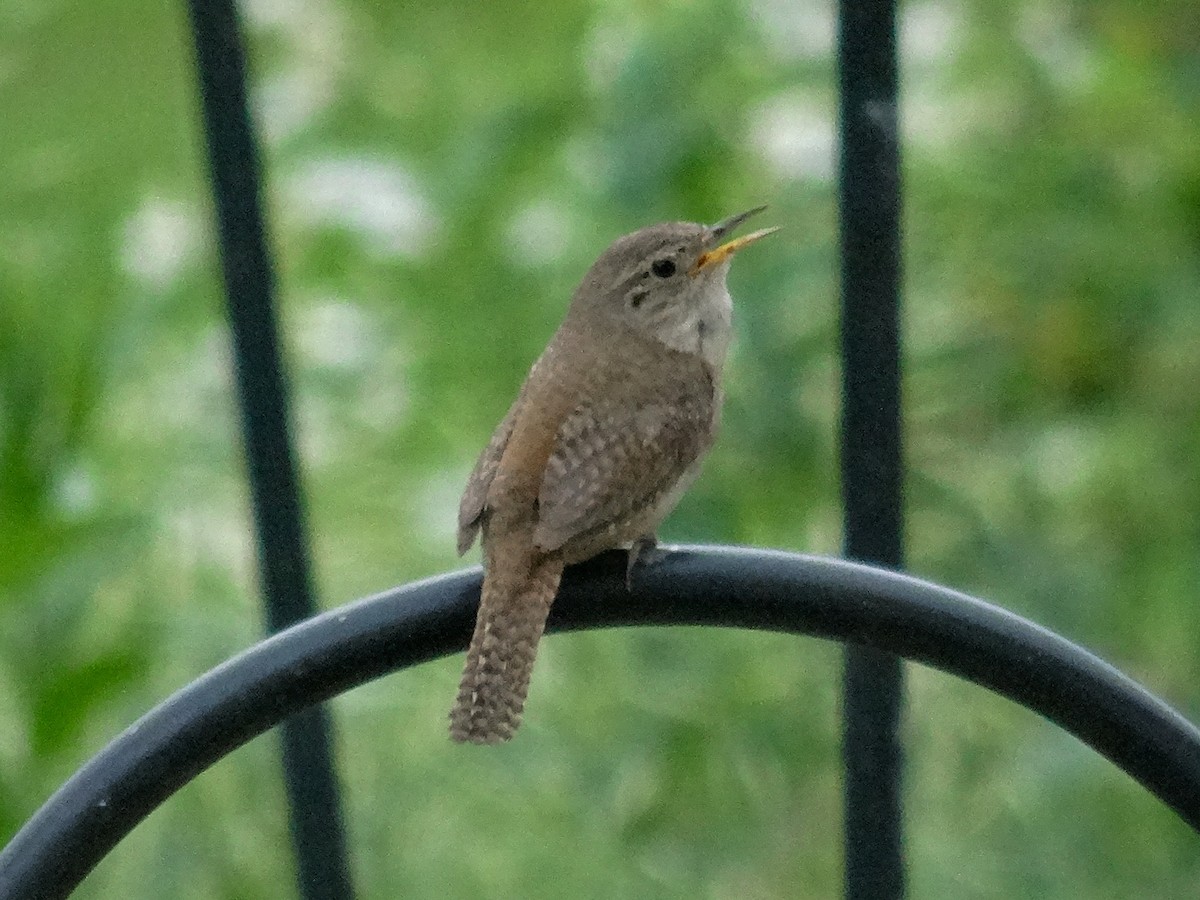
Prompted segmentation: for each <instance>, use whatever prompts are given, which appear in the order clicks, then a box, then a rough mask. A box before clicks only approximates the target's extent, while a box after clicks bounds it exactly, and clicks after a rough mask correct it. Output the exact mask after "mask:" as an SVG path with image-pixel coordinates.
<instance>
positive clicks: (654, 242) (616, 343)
mask: <svg viewBox="0 0 1200 900" xmlns="http://www.w3.org/2000/svg"><path fill="white" fill-rule="evenodd" d="M746 215H748V214H743V215H742V216H735V217H732V218H731V219H728V220H726V221H725V222H723V223H719V224H718V225H715V226H712V227H711V228H706V227H705V226H702V225H694V224H690V223H668V224H665V225H657V226H652V227H651V228H646V229H642V230H641V231H638V232H634V233H633V234H632V235H627V236H626V237H624V238H621V239H620V240H618V241H617V242H616V243H615V244H614V245H613V246H612V247H610V248H609V249H608V250H607V251H605V253H604V254H603V255H601V257H600V259H599V260H597V262H596V263H595V265H593V266H592V268H591V269H590V270H589V272H588V274H587V276H586V277H585V278H584V281H583V283H582V284H581V285H580V287H579V289H578V290H577V291H576V293H575V297H574V299H573V300H572V303H571V307H570V309H569V310H568V313H567V317H566V319H565V320H564V322H563V324H562V325H561V326H560V328H559V329H558V331H557V332H556V334H555V335H554V337H553V338H552V340H551V342H550V344H549V345H548V346H547V348H546V350H545V351H544V352H543V354H542V355H541V357H540V358H539V359H538V361H537V362H536V363H535V364H534V366H533V368H532V369H531V370H530V373H529V376H528V377H527V379H526V381H525V384H524V385H523V386H522V388H521V391H520V393H519V395H518V397H517V400H516V402H515V403H514V404H513V405H512V407H511V408H510V409H509V411H508V414H507V415H506V416H505V417H504V419H503V420H502V421H501V423H500V425H499V426H498V427H497V428H496V431H495V433H494V434H493V436H492V439H491V441H490V443H489V444H488V446H487V447H486V448H485V449H484V451H483V453H482V454H481V455H480V457H479V460H478V462H477V463H476V465H475V469H474V471H473V472H472V474H471V477H470V479H469V481H468V483H467V488H466V491H465V492H464V494H463V498H462V504H461V506H460V509H459V533H458V549H459V553H464V552H466V550H467V549H469V548H470V546H471V544H472V543H474V540H475V536H476V534H477V533H479V532H480V531H482V541H483V548H484V571H485V575H484V583H483V590H482V594H481V598H480V606H479V614H478V617H477V619H476V624H475V633H474V636H473V637H472V639H471V645H470V647H469V649H468V651H467V662H466V667H465V669H464V671H463V677H462V683H461V685H460V687H459V691H458V698H457V700H456V702H455V705H454V708H453V710H452V711H451V713H450V734H451V737H452V738H453V739H454V740H456V741H469V742H472V743H482V744H490V743H498V742H501V741H505V740H508V739H509V738H510V737H511V736H512V734H513V732H514V731H515V730H516V728H517V727H518V725H519V724H520V721H521V714H522V711H523V709H524V704H525V696H526V693H527V691H528V688H529V679H530V675H531V673H532V671H533V663H534V658H535V656H536V654H537V645H538V641H539V640H540V638H541V635H542V631H543V629H544V628H545V623H546V617H547V615H548V614H549V612H550V606H551V604H552V603H553V601H554V596H555V594H556V593H557V591H558V584H559V580H560V578H561V576H562V570H563V566H564V565H569V564H571V563H574V562H580V561H582V560H584V559H587V558H589V557H591V556H594V555H595V554H597V553H599V552H601V551H603V550H607V549H611V548H613V547H622V546H629V545H630V544H631V543H632V542H634V541H637V540H639V539H642V538H647V537H652V536H653V534H654V531H655V529H656V528H657V527H658V525H659V523H660V522H661V521H662V519H663V518H664V517H665V516H666V514H667V513H668V512H670V510H671V508H672V507H673V506H674V504H675V502H676V501H677V500H678V498H679V495H680V494H681V493H682V490H683V489H684V488H686V487H687V485H688V484H689V483H690V482H691V480H692V478H694V477H695V474H696V473H697V471H698V468H699V462H700V460H701V459H702V457H703V455H704V454H705V452H706V451H707V450H708V448H709V446H710V445H711V443H712V440H713V437H714V435H715V432H716V427H717V422H718V417H719V409H720V397H721V394H720V387H719V383H720V375H721V367H722V364H723V361H724V356H725V349H726V347H727V345H728V340H729V309H730V304H729V295H728V292H727V290H726V288H725V274H726V272H727V270H728V257H729V256H730V254H731V253H732V252H733V251H735V250H737V249H739V248H740V247H741V246H744V245H745V244H746V243H749V242H750V241H752V240H756V239H757V238H758V237H761V236H762V235H763V234H764V233H768V232H756V233H755V234H753V235H749V236H747V237H745V238H740V239H737V240H735V241H730V242H727V243H726V244H723V245H721V246H720V247H718V246H716V244H717V242H718V241H719V239H720V238H722V237H723V236H724V235H725V234H727V233H728V232H729V231H731V230H732V229H733V227H735V226H736V225H737V224H739V223H740V222H741V221H742V219H744V218H745V217H746ZM664 261H669V265H668V264H667V263H666V262H664Z"/></svg>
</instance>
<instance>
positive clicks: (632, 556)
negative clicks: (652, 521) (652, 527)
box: [625, 534, 667, 591]
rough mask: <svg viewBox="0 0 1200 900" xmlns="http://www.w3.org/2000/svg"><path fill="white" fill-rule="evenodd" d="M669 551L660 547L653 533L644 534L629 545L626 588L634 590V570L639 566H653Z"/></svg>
mask: <svg viewBox="0 0 1200 900" xmlns="http://www.w3.org/2000/svg"><path fill="white" fill-rule="evenodd" d="M666 555H667V551H666V550H663V549H660V548H659V546H658V538H657V537H655V536H654V535H653V534H644V535H642V536H641V537H640V538H638V539H637V540H635V541H634V542H633V543H632V544H630V545H629V561H628V563H627V564H626V566H625V589H626V590H627V591H632V590H633V570H634V569H635V568H636V567H637V566H652V565H654V564H655V563H656V562H658V561H659V560H660V559H662V558H663V557H664V556H666Z"/></svg>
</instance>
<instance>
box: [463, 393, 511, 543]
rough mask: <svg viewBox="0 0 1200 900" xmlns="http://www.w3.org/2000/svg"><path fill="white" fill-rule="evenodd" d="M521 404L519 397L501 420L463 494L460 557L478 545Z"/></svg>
mask: <svg viewBox="0 0 1200 900" xmlns="http://www.w3.org/2000/svg"><path fill="white" fill-rule="evenodd" d="M520 403H521V398H520V397H518V398H517V399H516V400H515V401H513V405H512V406H510V407H509V408H508V412H507V413H506V414H505V416H504V418H503V419H501V420H500V424H499V425H497V426H496V430H495V431H494V432H492V439H491V440H490V441H489V442H488V445H487V446H486V447H484V448H483V452H482V453H480V454H479V459H478V460H476V461H475V468H474V470H473V471H472V472H471V477H470V478H468V479H467V487H466V490H464V491H463V495H462V500H461V501H460V502H459V504H458V555H459V556H462V555H463V554H464V553H466V552H467V551H468V550H470V549H471V545H472V544H474V543H475V535H477V534H478V533H479V520H480V518H481V517H482V515H483V506H484V503H485V502H486V501H487V494H488V488H490V487H491V486H492V479H493V478H495V477H496V469H497V468H498V467H499V465H500V458H501V457H502V456H504V448H505V447H507V446H508V439H509V436H510V435H512V430H513V423H514V422H515V421H516V418H517V408H518V407H519V406H520Z"/></svg>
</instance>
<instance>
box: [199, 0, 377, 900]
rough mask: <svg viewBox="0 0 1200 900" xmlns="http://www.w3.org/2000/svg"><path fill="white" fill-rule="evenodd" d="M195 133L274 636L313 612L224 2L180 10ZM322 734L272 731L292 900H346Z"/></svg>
mask: <svg viewBox="0 0 1200 900" xmlns="http://www.w3.org/2000/svg"><path fill="white" fill-rule="evenodd" d="M188 7H189V10H190V13H191V19H192V33H193V36H194V40H195V45H196V59H197V65H198V69H199V77H200V87H201V98H202V105H203V112H204V127H205V133H206V137H207V143H208V155H209V164H210V168H211V175H212V181H213V195H214V200H215V204H216V214H217V227H218V233H219V236H220V243H221V259H222V264H223V268H224V275H225V291H226V295H227V298H228V304H229V310H228V311H229V321H230V327H231V329H232V332H233V342H234V352H235V360H236V369H237V388H238V397H239V401H240V404H241V410H242V431H243V437H244V440H245V447H246V460H247V466H248V469H249V478H250V488H251V492H252V497H253V503H254V523H255V531H256V536H257V540H258V556H259V570H260V577H261V579H262V584H263V592H264V595H265V599H266V616H267V624H268V627H269V628H270V630H271V631H278V630H280V629H282V628H285V627H287V626H288V625H291V624H293V623H295V622H297V621H299V620H300V619H303V618H306V617H308V616H310V615H312V614H313V613H314V612H315V608H316V607H315V603H314V601H313V591H312V579H311V574H310V571H309V558H308V551H307V546H308V541H307V535H306V529H305V524H304V512H303V504H302V501H301V497H300V487H299V480H298V477H297V474H296V465H295V459H294V455H293V452H292V445H291V441H290V438H289V434H288V403H287V394H286V388H285V379H284V373H283V365H282V362H281V359H280V353H279V346H278V340H277V329H276V324H275V313H274V300H273V296H274V284H275V278H274V272H273V270H272V267H271V262H270V258H269V256H268V253H267V245H266V237H265V229H264V227H263V217H262V208H261V202H260V192H259V188H260V183H261V176H260V171H259V163H258V148H257V144H256V141H255V136H254V132H253V129H252V127H251V122H250V113H249V110H248V108H247V104H246V74H245V72H246V64H245V53H244V49H243V44H242V36H241V28H240V23H239V21H238V17H237V10H236V8H235V6H234V2H233V0H189V2H188ZM331 732H332V726H331V723H330V720H329V717H328V715H327V713H326V711H325V710H324V709H323V708H322V709H314V710H311V711H309V712H306V713H302V714H300V715H297V716H294V717H292V718H290V719H288V720H287V721H285V722H284V723H283V725H282V751H283V769H284V781H285V784H286V787H287V793H288V799H289V807H290V811H291V831H292V841H293V844H294V848H295V852H296V861H297V879H298V882H299V889H300V894H301V896H302V897H304V898H306V900H345V898H350V897H353V895H354V891H353V887H352V883H351V879H350V869H349V865H348V862H347V853H346V839H345V830H344V827H343V824H342V814H341V801H340V797H339V791H338V783H337V777H336V774H335V772H334V763H333V751H332V734H331Z"/></svg>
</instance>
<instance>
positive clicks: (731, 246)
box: [688, 206, 779, 275]
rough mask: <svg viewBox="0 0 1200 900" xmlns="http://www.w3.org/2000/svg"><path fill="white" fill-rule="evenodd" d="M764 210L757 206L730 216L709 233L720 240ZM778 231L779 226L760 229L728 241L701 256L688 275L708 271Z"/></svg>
mask: <svg viewBox="0 0 1200 900" xmlns="http://www.w3.org/2000/svg"><path fill="white" fill-rule="evenodd" d="M764 209H766V207H765V206H757V207H755V208H754V209H750V210H747V211H746V212H744V213H738V214H737V215H736V216H730V217H729V218H728V219H722V220H721V221H720V222H718V223H717V224H716V225H714V226H713V227H712V228H710V229H709V231H708V233H709V236H710V239H712V240H720V239H721V238H722V237H724V236H725V235H727V234H729V232H731V231H733V230H734V229H735V228H737V227H738V226H739V225H741V224H742V223H743V222H745V221H746V220H747V219H748V218H750V217H751V216H753V215H755V214H756V213H760V212H762V211H763V210H764ZM778 230H779V227H778V226H775V227H773V228H760V229H759V230H758V231H752V232H750V234H747V235H744V236H743V237H739V238H734V239H733V240H731V241H726V242H725V243H724V244H721V245H720V246H718V247H714V248H713V249H712V250H706V251H704V252H703V253H701V254H700V257H699V258H698V259H697V260H696V264H695V265H694V266H692V269H691V271H690V272H689V273H688V274H689V275H695V274H697V273H698V272H700V271H701V270H703V269H707V268H708V267H709V266H714V265H716V264H717V263H719V262H721V261H723V260H726V259H728V258H729V257H730V256H732V255H733V254H735V253H737V252H738V251H739V250H741V249H742V248H743V247H748V246H749V245H750V244H753V243H754V242H755V241H757V240H761V239H762V238H765V237H766V236H767V235H768V234H774V233H775V232H777V231H778Z"/></svg>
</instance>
